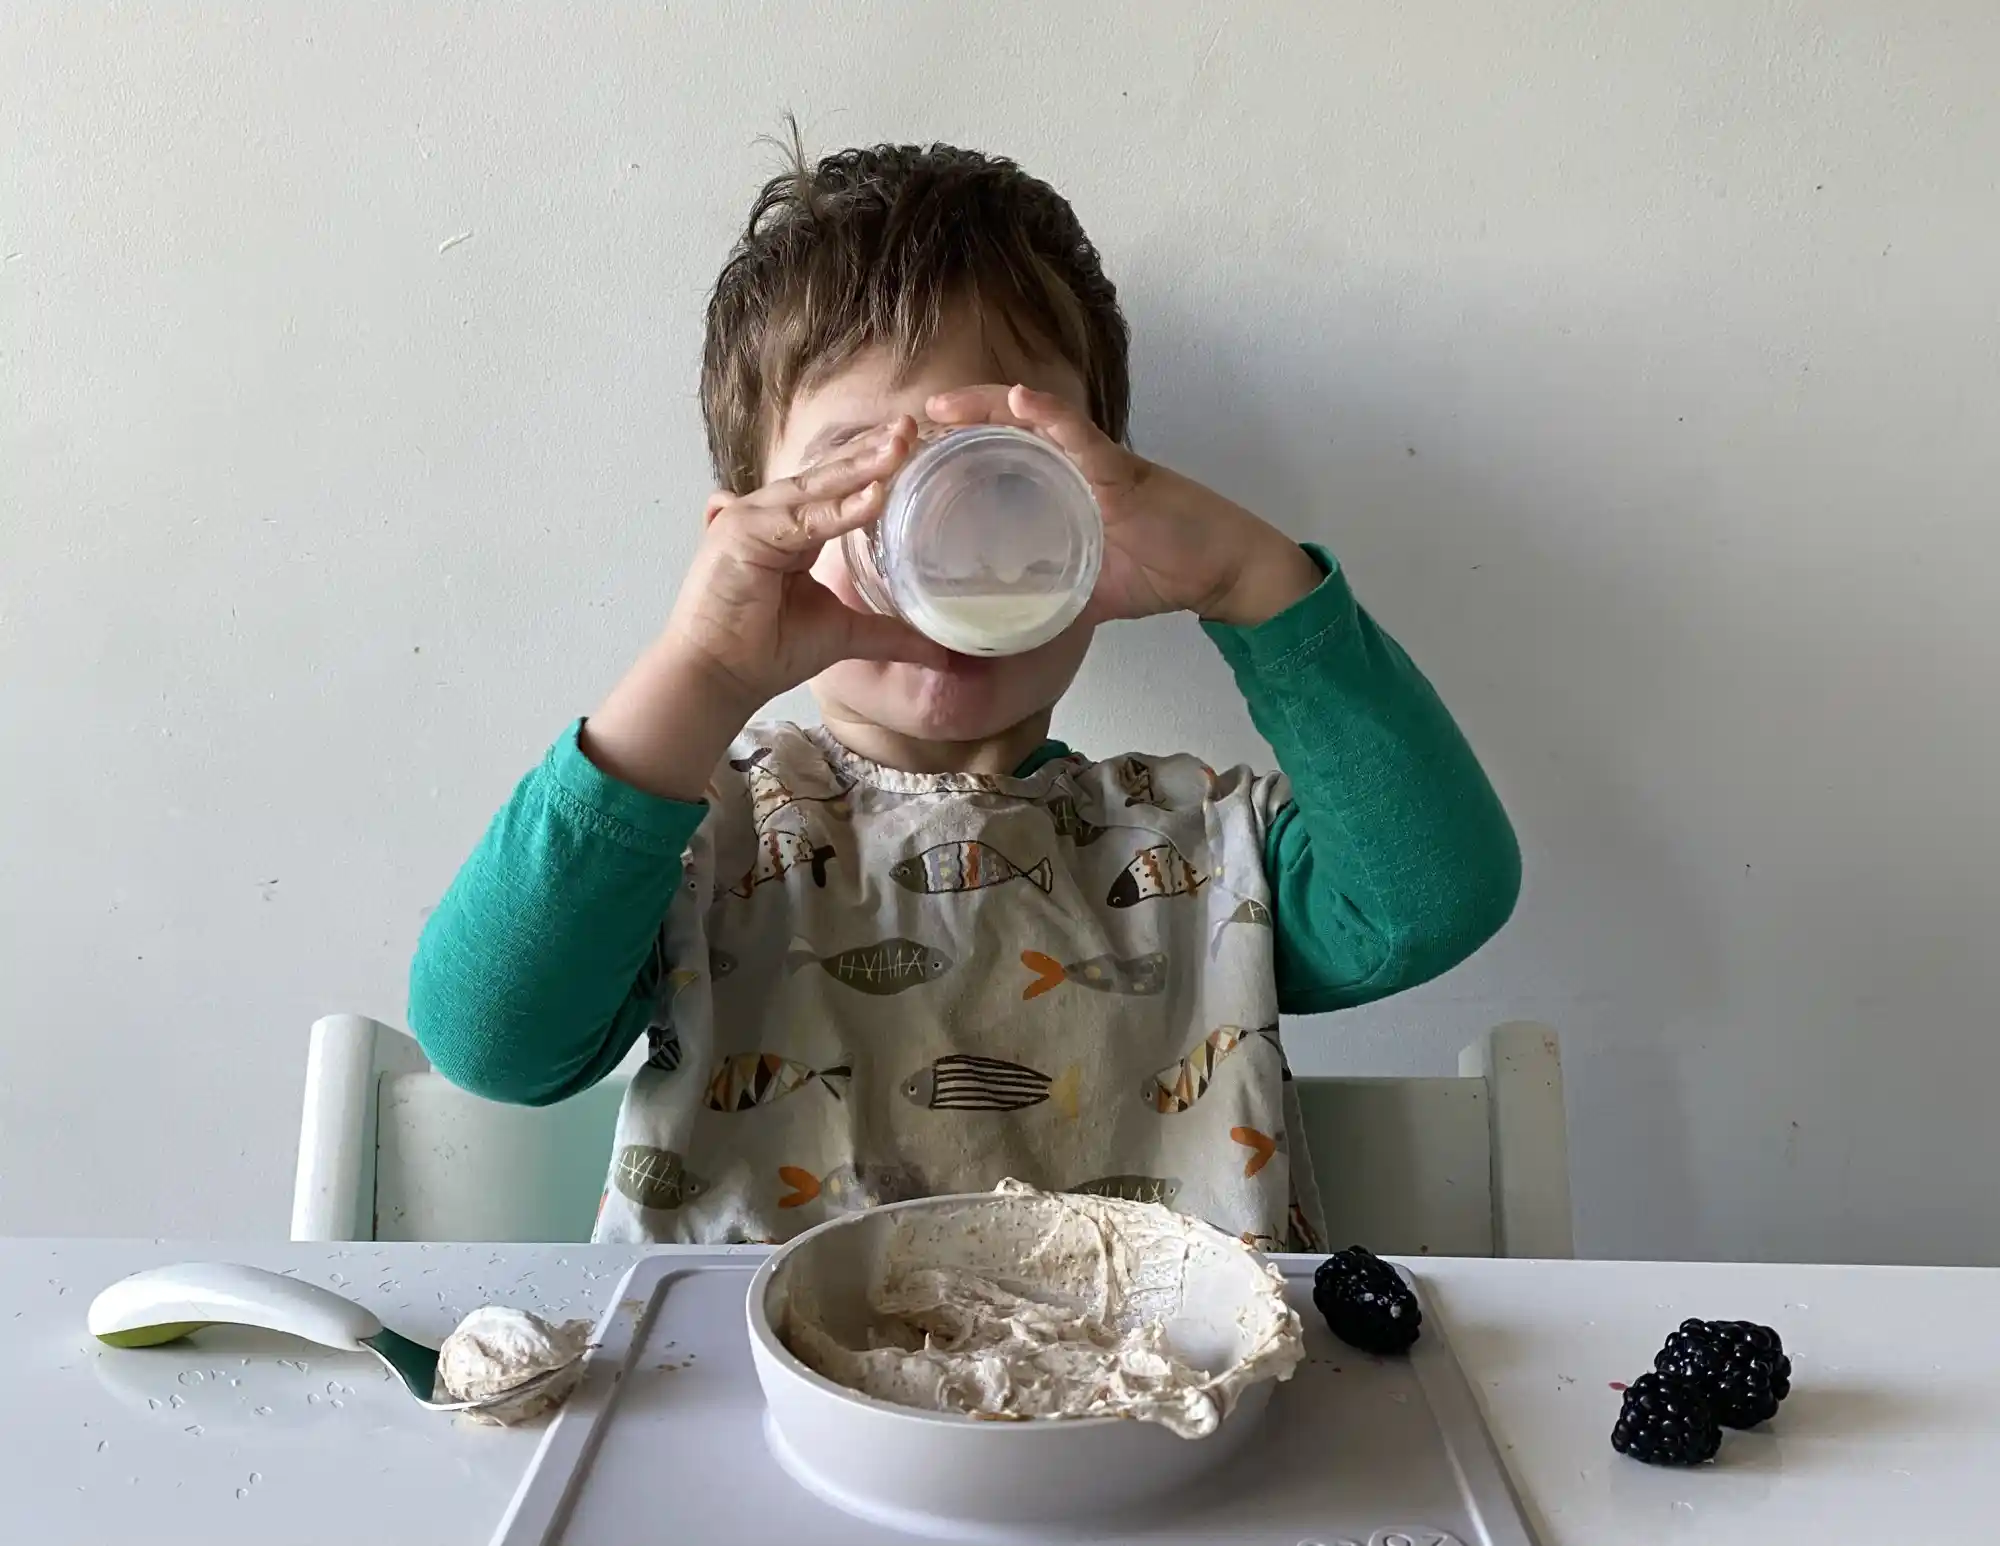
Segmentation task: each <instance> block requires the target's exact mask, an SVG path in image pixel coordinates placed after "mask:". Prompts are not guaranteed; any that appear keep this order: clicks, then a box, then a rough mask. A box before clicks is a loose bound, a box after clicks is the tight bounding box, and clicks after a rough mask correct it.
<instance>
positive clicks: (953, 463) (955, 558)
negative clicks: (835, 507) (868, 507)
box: [841, 424, 1104, 655]
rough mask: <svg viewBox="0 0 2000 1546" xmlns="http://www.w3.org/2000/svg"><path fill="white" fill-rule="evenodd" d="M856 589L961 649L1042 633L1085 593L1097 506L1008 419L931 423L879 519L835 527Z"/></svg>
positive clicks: (1078, 480) (1058, 626) (994, 651)
mask: <svg viewBox="0 0 2000 1546" xmlns="http://www.w3.org/2000/svg"><path fill="white" fill-rule="evenodd" d="M841 551H842V554H843V556H844V557H845V558H846V561H847V572H848V574H849V575H850V576H851V577H852V579H853V581H854V588H855V589H856V590H857V591H859V592H860V593H861V597H862V599H863V600H864V601H866V602H867V603H868V605H869V606H870V607H872V608H874V610H876V611H877V612H881V613H885V614H887V615H888V616H890V617H900V618H901V619H902V620H903V621H904V622H906V623H908V624H909V625H910V626H911V627H913V628H915V629H917V630H918V631H919V632H920V633H923V634H926V635H928V636H929V637H930V638H932V639H935V640H936V641H937V642H938V643H939V644H942V645H943V646H944V647H945V648H946V649H950V650H956V651H958V652H959V653H960V654H962V655H1018V654H1020V653H1021V652H1022V651H1024V650H1031V649H1034V648H1035V647H1036V646H1037V645H1041V644H1046V643H1048V641H1049V640H1051V639H1053V638H1054V637H1055V636H1056V635H1057V634H1059V633H1061V632H1062V631H1063V630H1064V629H1065V628H1067V627H1068V626H1069V625H1070V624H1071V623H1073V622H1075V621H1076V618H1077V615H1078V614H1079V613H1081V612H1082V611H1083V609H1084V606H1085V604H1086V603H1087V602H1088V601H1089V600H1090V593H1091V591H1092V589H1093V588H1095V586H1096V584H1097V571H1098V568H1099V566H1100V565H1102V563H1103V561H1104V517H1103V514H1102V512H1101V511H1099V509H1098V507H1097V498H1096V496H1095V495H1093V494H1092V493H1091V491H1090V484H1089V483H1088V482H1086V481H1085V479H1084V476H1083V474H1082V473H1080V472H1078V471H1077V469H1076V465H1075V463H1073V462H1071V461H1070V459H1069V458H1068V457H1066V456H1064V455H1063V454H1062V452H1061V451H1059V450H1057V449H1056V448H1055V447H1054V446H1052V445H1050V444H1049V443H1048V442H1047V441H1046V440H1043V439H1042V438H1041V437H1039V436H1037V435H1031V434H1029V433H1028V432H1027V431H1026V430H1020V429H1014V428H1012V427H1010V426H1006V425H997V424H982V425H977V426H975V427H973V428H969V429H950V430H938V429H932V430H930V431H928V432H926V434H925V435H924V436H923V437H921V443H920V444H919V446H918V448H917V451H916V454H915V455H913V456H912V457H911V458H910V459H909V461H908V462H906V463H905V464H904V465H903V468H902V470H901V471H900V472H898V473H897V474H896V476H895V479H894V481H892V482H891V483H890V485H889V499H888V504H887V507H886V508H885V509H884V510H883V512H882V516H881V518H880V519H879V520H877V521H875V522H873V523H872V524H870V525H868V526H866V527H863V528H861V529H860V530H858V531H851V532H848V533H847V534H846V536H844V537H843V538H841Z"/></svg>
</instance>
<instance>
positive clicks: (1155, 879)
mask: <svg viewBox="0 0 2000 1546" xmlns="http://www.w3.org/2000/svg"><path fill="white" fill-rule="evenodd" d="M1206 881H1207V877H1206V876H1205V875H1203V874H1202V873H1201V872H1200V871H1199V870H1197V869H1196V868H1195V867H1194V866H1193V865H1192V864H1189V863H1188V862H1187V859H1186V858H1185V857H1184V856H1183V855H1182V853H1181V851H1180V850H1179V849H1178V848H1176V847H1174V845H1173V844H1172V843H1155V844H1154V845H1153V846H1152V847H1151V848H1142V849H1140V850H1139V852H1138V853H1137V854H1136V855H1134V857H1133V859H1132V862H1131V863H1130V864H1128V865H1126V866H1125V868H1124V870H1123V871H1122V872H1120V874H1119V876H1118V878H1117V879H1116V880H1114V881H1113V882H1112V883H1111V890H1110V891H1109V892H1107V893H1106V895H1105V898H1104V900H1105V901H1106V902H1107V903H1109V904H1110V905H1111V906H1113V907H1136V906H1137V905H1138V904H1139V903H1141V902H1143V901H1145V900H1146V899H1147V898H1149V897H1156V896H1193V895H1194V894H1195V892H1197V891H1199V890H1200V889H1201V888H1202V886H1203V885H1204V884H1205V883H1206Z"/></svg>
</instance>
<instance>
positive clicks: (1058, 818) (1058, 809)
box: [1047, 795, 1111, 848]
mask: <svg viewBox="0 0 2000 1546" xmlns="http://www.w3.org/2000/svg"><path fill="white" fill-rule="evenodd" d="M1047 810H1048V813H1049V821H1050V823H1051V825H1053V826H1054V827H1055V829H1056V836H1057V837H1066V838H1068V839H1069V840H1070V841H1071V842H1072V843H1074V844H1076V846H1077V847H1078V848H1088V847H1089V846H1090V845H1091V844H1092V843H1094V842H1096V841H1097V840H1098V839H1099V838H1100V837H1102V836H1104V834H1105V833H1106V832H1109V831H1110V830H1111V829H1110V828H1109V827H1100V826H1099V825H1098V824H1097V823H1096V822H1094V821H1092V820H1091V819H1090V818H1089V817H1087V816H1085V815H1084V814H1083V812H1082V811H1080V810H1078V809H1077V805H1076V798H1075V796H1073V795H1058V796H1057V797H1056V798H1055V799H1053V800H1051V801H1049V803H1048V806H1047Z"/></svg>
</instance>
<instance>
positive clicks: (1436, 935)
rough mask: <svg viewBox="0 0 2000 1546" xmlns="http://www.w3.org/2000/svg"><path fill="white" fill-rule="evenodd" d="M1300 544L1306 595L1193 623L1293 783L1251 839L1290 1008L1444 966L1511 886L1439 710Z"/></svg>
mask: <svg viewBox="0 0 2000 1546" xmlns="http://www.w3.org/2000/svg"><path fill="white" fill-rule="evenodd" d="M1309 551H1312V553H1313V557H1314V558H1315V559H1316V560H1317V561H1318V562H1319V563H1320V565H1321V566H1322V570H1323V574H1324V578H1323V579H1322V580H1321V582H1320V584H1319V586H1318V588H1317V589H1315V590H1314V591H1313V592H1312V593H1311V594H1309V595H1308V596H1306V597H1305V598H1304V599H1303V600H1300V601H1298V602H1296V603H1294V604H1293V605H1292V606H1290V607H1288V608H1286V609H1285V610H1283V611H1282V612H1280V613H1278V614H1277V615H1276V616H1273V617H1271V618H1270V619H1269V620H1268V621H1266V622H1263V623H1261V624H1258V625H1256V626H1253V627H1230V626H1227V625H1224V624H1219V623H1213V622H1211V623H1208V624H1206V625H1205V626H1206V629H1207V632H1208V634H1209V636H1210V637H1211V638H1212V639H1214V641H1215V643H1216V645H1217V647H1218V648H1219V649H1221V651H1222V654H1223V658H1224V659H1225V660H1227V661H1228V662H1229V665H1230V668H1231V669H1232V670H1233V671H1234V672H1235V673H1236V681H1237V685H1238V686H1239V687H1240V688H1241V689H1242V691H1243V696H1244V698H1245V699H1246V700H1247V701H1248V703H1249V706H1250V715H1251V718H1252V719H1253V720H1255V722H1256V724H1257V728H1258V729H1259V730H1260V731H1262V732H1263V734H1264V738H1265V739H1266V740H1268V741H1269V742H1270V743H1271V745H1272V747H1273V748H1274V749H1275V750H1276V752H1277V754H1278V764H1279V766H1280V767H1282V768H1283V769H1284V771H1285V773H1286V775H1287V776H1288V778H1289V779H1290V781H1291V786H1292V803H1291V804H1289V805H1287V806H1285V807H1284V809H1282V810H1281V811H1280V812H1279V813H1278V815H1277V818H1276V820H1275V821H1274V822H1273V824H1272V828H1271V832H1270V835H1269V838H1268V840H1267V842H1266V844H1265V868H1266V870H1267V872H1268V874H1269V876H1270V881H1271V890H1272V912H1273V914H1274V921H1275V922H1276V924H1277V974H1278V1002H1279V1006H1280V1008H1282V1009H1283V1010H1284V1011H1285V1012H1286V1013H1287V1014H1316V1013H1320V1012H1322V1011H1325V1010H1331V1009H1345V1008H1349V1007H1351V1006H1353V1005H1355V1004H1362V1003H1367V1002H1369V1001H1370V1000H1372V999H1378V998H1385V997H1387V996H1388V995H1389V994H1392V993H1399V992H1401V991H1402V990H1403V989H1405V988H1410V987H1414V986H1416V985H1417V984H1418V983H1420V982H1427V981H1429V980H1430V979H1431V978H1433V977H1436V976H1438V975H1439V974H1441V973H1443V972H1445V971H1447V970H1449V969H1450V968H1451V967H1453V966H1455V965H1457V964H1458V963H1459V962H1460V961H1463V960H1464V959H1465V958H1466V957H1467V956H1469V955H1471V954H1472V952H1473V951H1475V950H1477V949H1478V948H1479V946H1480V945H1482V944H1484V943H1485V942H1486V941H1487V940H1488V939H1490V938H1491V937H1492V936H1493V935H1494V934H1495V933H1496V932H1498V930H1499V928H1500V926H1501V925H1502V924H1503V923H1505V922H1506V921H1507V917H1508V914H1509V913H1510V912H1511V911H1512V910H1513V906H1514V901H1515V897H1516V896H1517V894H1518V893H1519V891H1520V884H1521V853H1520V848H1519V847H1518V845H1517V844H1516V842H1515V839H1514V829H1513V827H1512V825H1511V824H1510V823H1509V822H1508V820H1507V813H1506V812H1505V811H1504V810H1503V809H1502V808H1501V805H1500V801H1499V798H1498V796H1496V795H1495V794H1494V792H1493V787H1492V785H1491V784H1489V783H1488V782H1487V779H1486V775H1485V773H1484V772H1483V771H1482V770H1481V769H1480V766H1479V763H1478V760H1477V759H1476V758H1475V757H1474V756H1473V753H1472V748H1471V747H1470V746H1468V745H1467V744H1466V741H1465V738H1464V736H1463V735H1461V734H1460V733H1459V729H1458V726H1457V725H1456V724H1454V723H1453V722H1452V718H1451V715H1450V713H1449V712H1448V711H1447V710H1446V709H1445V706H1444V704H1443V703H1441V702H1440V701H1439V700H1438V697H1437V694H1436V693H1435V692H1433V691H1432V690H1431V685H1430V683H1429V682H1427V681H1425V680H1424V677H1423V674H1422V673H1421V672H1420V671H1418V670H1417V668H1416V667H1415V666H1414V665H1412V664H1411V663H1410V659H1409V657H1408V656H1407V655H1405V654H1404V653H1403V651H1402V650H1401V648H1400V647H1398V645H1397V644H1396V641H1395V640H1394V639H1392V638H1390V637H1389V636H1388V634H1386V633H1384V632H1383V631H1382V630H1381V629H1380V628H1379V627H1377V626H1376V624H1375V622H1374V620H1373V619H1371V618H1370V617H1369V616H1368V614H1367V613H1366V612H1365V611H1363V610H1362V608H1361V607H1360V605H1359V604H1358V603H1357V602H1356V601H1355V599H1354V593H1353V591H1351V590H1350V589H1349V588H1348V585H1347V581H1346V579H1345V577H1344V576H1343V575H1342V574H1341V573H1340V570H1339V568H1338V567H1337V566H1336V565H1335V564H1334V563H1333V561H1332V560H1331V559H1330V558H1329V557H1328V556H1327V555H1326V554H1324V553H1321V552H1318V551H1317V550H1309Z"/></svg>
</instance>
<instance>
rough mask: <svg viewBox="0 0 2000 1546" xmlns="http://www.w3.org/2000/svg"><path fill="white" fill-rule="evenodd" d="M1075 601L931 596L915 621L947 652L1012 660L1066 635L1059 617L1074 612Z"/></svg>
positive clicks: (1043, 595)
mask: <svg viewBox="0 0 2000 1546" xmlns="http://www.w3.org/2000/svg"><path fill="white" fill-rule="evenodd" d="M1070 599H1071V598H1070V597H1069V596H1067V595H1065V594H1063V593H1062V592H1060V591H1054V592H1051V591H1039V592H1037V591H1029V592H1025V593H1015V594H1012V595H1007V594H994V595H986V596H925V597H923V598H922V601H921V604H920V605H919V606H913V607H912V608H911V612H910V619H909V620H910V623H911V625H912V626H913V627H915V628H917V629H919V630H920V631H922V632H924V633H926V634H929V635H930V636H931V637H932V638H933V639H935V640H937V641H938V643H940V644H942V645H943V646H944V647H945V648H946V649H953V650H957V651H959V652H960V653H961V654H966V655H1011V654H1016V653H1018V652H1020V651H1021V650H1024V649H1033V648H1034V647H1035V646H1036V645H1037V644H1046V643H1047V642H1048V641H1049V640H1050V639H1052V638H1054V637H1055V635H1056V634H1057V633H1059V632H1061V624H1060V623H1059V622H1058V614H1060V613H1061V612H1063V611H1065V610H1066V609H1067V608H1068V606H1069V604H1070ZM1051 624H1056V625H1057V626H1055V627H1053V628H1051V626H1050V625H1051ZM1023 641H1026V642H1023Z"/></svg>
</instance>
